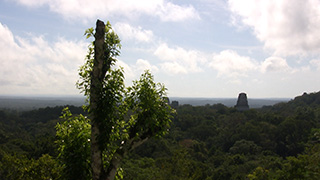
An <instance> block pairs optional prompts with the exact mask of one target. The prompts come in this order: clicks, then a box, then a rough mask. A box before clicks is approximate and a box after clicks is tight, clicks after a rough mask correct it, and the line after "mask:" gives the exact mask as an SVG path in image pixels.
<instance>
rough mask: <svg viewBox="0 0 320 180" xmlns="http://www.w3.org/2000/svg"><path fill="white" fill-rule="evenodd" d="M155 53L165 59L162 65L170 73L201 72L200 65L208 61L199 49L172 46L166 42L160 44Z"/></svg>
mask: <svg viewBox="0 0 320 180" xmlns="http://www.w3.org/2000/svg"><path fill="white" fill-rule="evenodd" d="M154 54H155V55H156V56H157V57H158V58H159V59H160V60H163V61H165V62H164V63H161V67H162V69H163V70H165V71H166V72H168V73H169V74H170V73H173V74H180V73H183V74H186V73H189V72H192V73H194V72H201V71H202V68H201V67H200V65H201V64H203V63H205V62H206V58H205V56H204V55H203V53H201V52H199V51H196V50H185V49H183V48H181V47H175V48H170V47H168V45H167V44H165V43H163V44H160V45H159V46H158V48H157V49H156V50H155V51H154Z"/></svg>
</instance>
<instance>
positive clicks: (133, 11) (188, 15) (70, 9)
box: [16, 0, 199, 21]
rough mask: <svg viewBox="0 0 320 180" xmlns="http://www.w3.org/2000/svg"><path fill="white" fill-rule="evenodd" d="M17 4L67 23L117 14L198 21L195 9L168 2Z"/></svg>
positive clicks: (51, 0)
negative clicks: (45, 9) (41, 8)
mask: <svg viewBox="0 0 320 180" xmlns="http://www.w3.org/2000/svg"><path fill="white" fill-rule="evenodd" d="M16 1H17V2H18V3H20V4H22V5H25V6H29V7H39V6H44V5H47V6H48V7H49V9H50V10H51V11H53V12H55V13H58V14H61V15H62V16H63V17H65V18H66V19H78V18H81V19H92V18H96V17H101V16H103V17H109V16H112V15H115V14H118V15H123V16H125V17H128V18H132V17H136V16H140V15H143V14H144V15H149V16H155V17H158V18H160V20H162V21H184V20H189V19H199V15H198V12H197V11H196V10H195V9H194V7H193V6H191V5H188V6H180V5H176V4H173V3H171V2H167V0H152V1H145V0H135V1H132V0H104V1H102V0H91V1H87V0H78V1H65V0H41V1H38V0H16Z"/></svg>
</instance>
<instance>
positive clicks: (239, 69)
mask: <svg viewBox="0 0 320 180" xmlns="http://www.w3.org/2000/svg"><path fill="white" fill-rule="evenodd" d="M209 66H210V67H211V68H213V69H215V70H217V71H218V77H222V76H224V77H229V78H238V77H239V76H246V74H247V72H248V71H252V70H255V69H257V66H258V65H257V63H256V62H255V61H254V60H252V59H251V58H249V57H246V56H240V55H238V54H237V52H235V51H232V50H224V51H221V52H220V53H219V54H214V55H213V58H212V61H211V62H210V63H209Z"/></svg>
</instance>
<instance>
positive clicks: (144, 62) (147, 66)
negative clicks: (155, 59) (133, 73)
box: [135, 59, 159, 73]
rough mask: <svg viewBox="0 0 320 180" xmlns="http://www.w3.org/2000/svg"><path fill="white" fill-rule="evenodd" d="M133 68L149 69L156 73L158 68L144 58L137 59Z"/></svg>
mask: <svg viewBox="0 0 320 180" xmlns="http://www.w3.org/2000/svg"><path fill="white" fill-rule="evenodd" d="M135 69H137V70H139V71H141V72H143V71H145V70H150V71H151V72H153V73H156V72H158V71H159V68H158V67H157V66H155V65H151V64H150V63H149V61H147V60H144V59H138V60H137V62H136V65H135Z"/></svg>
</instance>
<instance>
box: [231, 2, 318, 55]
mask: <svg viewBox="0 0 320 180" xmlns="http://www.w3.org/2000/svg"><path fill="white" fill-rule="evenodd" d="M228 4H229V8H230V10H231V12H232V13H233V18H234V22H235V23H237V24H238V25H239V22H240V24H243V25H246V26H249V27H251V28H252V29H253V31H254V34H255V35H256V37H257V38H258V39H259V40H260V41H262V42H264V44H265V48H267V49H270V50H272V51H274V53H275V55H283V56H288V55H305V54H307V53H315V54H319V52H320V37H319V28H320V8H319V6H320V1H317V0H306V1H301V0H290V1H289V0H282V1H279V0H242V1H239V0H229V1H228Z"/></svg>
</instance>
